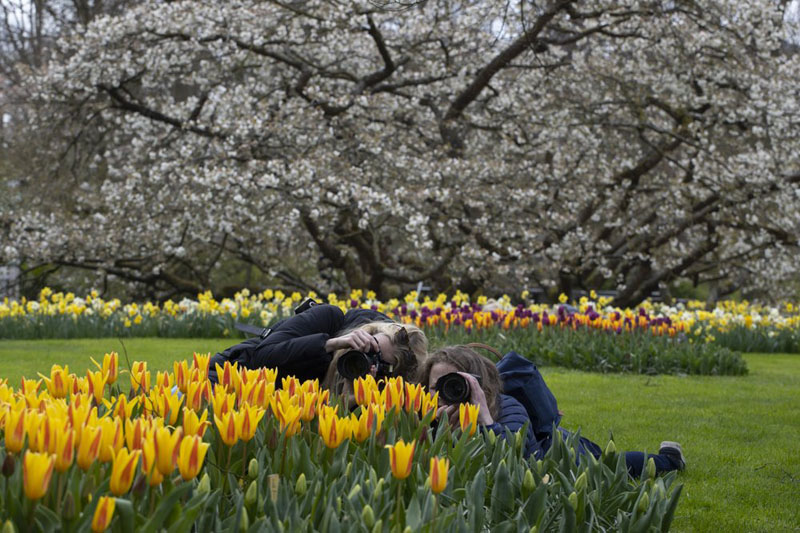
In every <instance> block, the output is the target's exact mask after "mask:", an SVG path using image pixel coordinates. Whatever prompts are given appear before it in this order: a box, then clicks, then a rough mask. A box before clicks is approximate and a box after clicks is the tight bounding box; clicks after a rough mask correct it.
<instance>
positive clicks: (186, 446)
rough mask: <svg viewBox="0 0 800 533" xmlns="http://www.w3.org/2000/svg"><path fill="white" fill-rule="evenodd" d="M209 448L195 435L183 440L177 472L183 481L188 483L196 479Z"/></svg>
mask: <svg viewBox="0 0 800 533" xmlns="http://www.w3.org/2000/svg"><path fill="white" fill-rule="evenodd" d="M209 446H210V445H209V444H208V443H205V442H203V439H201V438H200V437H198V436H197V435H192V436H187V437H184V438H183V440H182V441H181V447H180V453H179V454H178V470H179V471H180V473H181V477H182V478H183V479H184V480H186V481H189V480H190V479H194V478H195V477H197V474H198V473H199V472H200V469H201V468H203V460H204V459H205V457H206V452H207V451H208V447H209Z"/></svg>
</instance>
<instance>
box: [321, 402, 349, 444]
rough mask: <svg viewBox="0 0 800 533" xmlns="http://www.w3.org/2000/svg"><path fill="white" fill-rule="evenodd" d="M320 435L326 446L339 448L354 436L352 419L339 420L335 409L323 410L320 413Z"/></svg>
mask: <svg viewBox="0 0 800 533" xmlns="http://www.w3.org/2000/svg"><path fill="white" fill-rule="evenodd" d="M319 434H320V436H322V441H323V442H324V443H325V446H327V447H328V448H338V447H339V445H340V444H341V443H342V442H343V441H344V440H345V439H348V438H350V435H351V434H352V429H351V425H350V419H349V418H339V417H338V416H337V414H336V410H335V409H333V408H330V409H323V410H322V411H320V413H319Z"/></svg>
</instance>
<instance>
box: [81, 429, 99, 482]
mask: <svg viewBox="0 0 800 533" xmlns="http://www.w3.org/2000/svg"><path fill="white" fill-rule="evenodd" d="M78 433H79V434H80V436H81V437H80V444H79V445H78V456H77V458H76V460H75V461H76V462H77V463H78V466H79V467H80V468H81V470H83V471H84V472H85V471H87V470H89V467H90V466H92V463H94V462H95V461H96V460H97V455H98V454H99V453H100V443H101V442H102V440H103V430H102V429H101V428H99V427H95V426H83V427H82V428H81V429H80V430H79V431H78Z"/></svg>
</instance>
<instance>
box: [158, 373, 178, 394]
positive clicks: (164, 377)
mask: <svg viewBox="0 0 800 533" xmlns="http://www.w3.org/2000/svg"><path fill="white" fill-rule="evenodd" d="M173 381H174V380H173V379H172V374H170V373H169V372H156V388H159V389H167V390H169V389H171V388H172V386H173V385H174V384H175V383H174V382H173Z"/></svg>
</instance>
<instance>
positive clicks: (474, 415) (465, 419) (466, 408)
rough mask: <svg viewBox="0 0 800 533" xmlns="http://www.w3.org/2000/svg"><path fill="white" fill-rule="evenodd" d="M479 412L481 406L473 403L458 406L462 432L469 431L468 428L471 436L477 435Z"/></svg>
mask: <svg viewBox="0 0 800 533" xmlns="http://www.w3.org/2000/svg"><path fill="white" fill-rule="evenodd" d="M479 410H480V406H479V405H475V404H471V403H462V404H461V405H459V406H458V423H459V425H460V426H461V431H467V428H469V435H470V436H472V435H474V434H475V432H476V431H477V430H478V411H479Z"/></svg>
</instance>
